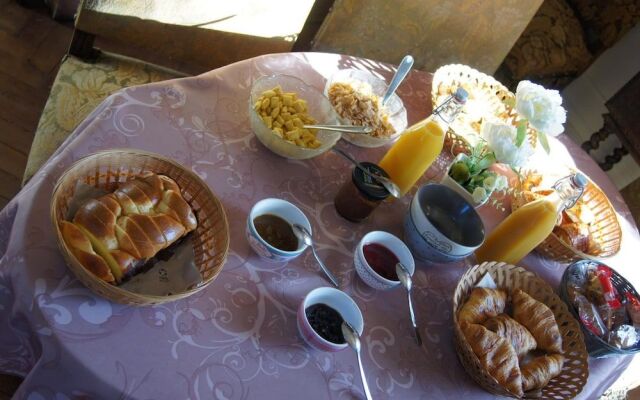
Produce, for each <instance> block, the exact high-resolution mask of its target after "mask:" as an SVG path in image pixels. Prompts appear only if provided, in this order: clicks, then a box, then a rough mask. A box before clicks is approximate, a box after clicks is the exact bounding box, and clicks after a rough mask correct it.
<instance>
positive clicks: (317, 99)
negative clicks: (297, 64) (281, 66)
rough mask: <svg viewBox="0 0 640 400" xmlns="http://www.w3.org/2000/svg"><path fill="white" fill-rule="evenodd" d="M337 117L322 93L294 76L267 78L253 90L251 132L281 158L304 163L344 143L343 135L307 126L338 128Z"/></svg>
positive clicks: (255, 84)
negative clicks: (317, 125) (341, 138)
mask: <svg viewBox="0 0 640 400" xmlns="http://www.w3.org/2000/svg"><path fill="white" fill-rule="evenodd" d="M337 118H338V117H337V115H336V113H335V112H334V110H333V108H332V107H331V104H329V101H328V100H327V99H326V97H325V96H324V95H323V94H322V92H320V90H318V89H316V88H314V87H313V86H310V85H307V84H306V83H305V82H303V81H302V80H300V79H298V78H296V77H294V76H289V75H272V76H263V77H260V78H258V79H257V80H256V81H255V82H254V83H253V85H252V87H251V95H250V98H249V122H250V124H251V130H252V131H253V133H255V135H256V137H257V138H258V140H259V141H260V142H261V143H262V144H263V145H265V147H267V148H268V149H269V150H271V151H272V152H274V153H276V154H277V155H279V156H281V157H285V158H290V159H294V160H304V159H308V158H311V157H315V156H318V155H320V154H322V153H324V152H326V151H327V150H329V149H330V148H331V147H333V145H335V144H336V142H337V141H338V140H340V132H332V131H326V130H319V129H307V128H304V125H314V124H327V125H334V124H337V121H338V119H337Z"/></svg>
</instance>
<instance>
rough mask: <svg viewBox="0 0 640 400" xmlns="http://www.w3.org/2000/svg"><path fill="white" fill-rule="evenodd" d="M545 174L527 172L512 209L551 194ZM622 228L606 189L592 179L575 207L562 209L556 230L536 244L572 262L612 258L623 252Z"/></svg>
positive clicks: (544, 251)
mask: <svg viewBox="0 0 640 400" xmlns="http://www.w3.org/2000/svg"><path fill="white" fill-rule="evenodd" d="M542 179H543V178H542V176H541V175H539V174H536V173H534V172H530V173H527V174H526V175H525V176H524V178H523V179H522V181H520V182H519V184H518V190H516V191H515V192H514V196H513V198H512V201H511V208H512V209H513V210H516V209H517V208H519V207H522V206H523V205H525V204H527V203H529V202H531V201H533V200H536V199H538V198H540V197H542V196H546V195H548V194H549V193H551V190H549V189H542V188H540V187H539V185H540V183H541V181H542ZM621 242H622V229H621V228H620V223H619V222H618V217H617V216H616V212H615V209H614V208H613V206H612V205H611V202H609V199H608V198H607V196H606V195H605V194H604V192H603V191H602V189H600V188H599V187H598V185H596V184H595V183H594V182H593V181H591V180H590V179H589V183H588V184H587V186H586V187H585V190H584V193H583V194H582V196H581V197H580V199H579V200H578V202H577V203H576V205H575V206H573V207H572V208H570V209H568V210H565V211H563V212H562V218H561V219H560V220H559V222H558V224H557V225H556V227H555V228H554V229H553V232H552V233H551V234H550V235H549V236H548V237H547V238H546V239H545V240H544V241H543V242H542V243H540V244H539V245H538V246H537V247H536V251H537V252H538V253H540V254H542V255H544V256H545V257H547V258H550V259H553V260H556V261H559V262H564V263H572V262H576V261H579V260H582V259H585V258H593V257H599V258H602V257H611V256H613V255H615V254H616V253H618V251H620V244H621Z"/></svg>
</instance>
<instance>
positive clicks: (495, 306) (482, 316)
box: [458, 288, 507, 324]
mask: <svg viewBox="0 0 640 400" xmlns="http://www.w3.org/2000/svg"><path fill="white" fill-rule="evenodd" d="M506 301H507V292H505V291H504V290H501V289H487V288H474V289H473V290H472V291H471V295H470V296H469V299H468V300H467V302H466V303H464V304H463V305H462V308H461V309H460V311H459V312H458V322H459V323H462V322H469V323H470V324H478V323H482V322H483V321H484V320H486V319H487V318H490V317H495V316H496V315H498V314H500V313H502V312H503V311H504V307H505V305H506Z"/></svg>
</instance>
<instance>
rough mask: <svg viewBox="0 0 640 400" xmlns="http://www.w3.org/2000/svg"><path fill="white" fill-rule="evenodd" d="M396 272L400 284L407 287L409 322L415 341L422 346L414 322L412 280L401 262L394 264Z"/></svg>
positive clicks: (416, 325)
mask: <svg viewBox="0 0 640 400" xmlns="http://www.w3.org/2000/svg"><path fill="white" fill-rule="evenodd" d="M396 274H398V278H399V279H400V282H401V283H402V286H404V287H405V289H407V297H408V298H409V315H410V316H411V324H412V325H413V331H414V332H415V333H416V343H417V344H418V346H422V338H421V337H420V331H419V330H418V324H417V322H416V315H415V314H414V312H413V302H412V301H411V288H412V287H413V282H412V281H411V274H409V271H408V270H407V267H405V266H404V265H402V263H397V264H396Z"/></svg>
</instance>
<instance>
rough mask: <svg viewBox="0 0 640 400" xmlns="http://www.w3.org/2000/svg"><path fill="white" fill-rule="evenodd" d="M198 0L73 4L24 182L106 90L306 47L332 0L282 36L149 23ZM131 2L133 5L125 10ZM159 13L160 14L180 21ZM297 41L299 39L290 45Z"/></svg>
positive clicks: (323, 2)
mask: <svg viewBox="0 0 640 400" xmlns="http://www.w3.org/2000/svg"><path fill="white" fill-rule="evenodd" d="M203 1H204V2H208V1H209V0H179V1H174V2H171V1H162V2H158V1H151V0H136V1H108V0H84V1H82V2H81V3H80V6H79V9H78V13H77V14H76V19H75V29H74V32H73V37H72V40H71V44H70V46H69V51H68V54H67V55H66V56H65V57H64V59H63V60H62V62H61V64H60V67H59V70H58V74H57V76H56V78H55V80H54V82H53V85H52V87H51V92H50V95H49V98H48V99H47V102H46V104H45V107H44V109H43V112H42V115H41V117H40V120H39V123H38V127H37V129H36V132H35V135H34V140H33V143H32V146H31V150H30V153H29V157H28V160H27V166H26V170H25V173H24V177H23V184H24V183H26V182H27V181H28V180H29V179H30V178H31V177H32V176H33V175H34V174H35V172H36V171H37V170H38V169H39V168H40V166H41V165H42V164H43V163H44V162H45V161H46V160H47V159H48V158H49V157H50V156H51V154H52V153H53V152H54V151H55V150H56V149H57V148H58V147H59V146H60V144H61V143H62V142H63V141H64V140H65V139H66V138H67V137H68V136H69V135H70V134H71V132H72V131H73V130H74V129H75V128H76V127H77V126H78V124H79V123H80V122H81V121H82V120H83V119H84V118H86V116H87V115H88V114H89V113H90V112H91V111H92V110H93V109H94V108H95V107H96V106H97V105H98V104H100V103H101V102H102V101H103V100H104V99H105V98H106V97H107V96H109V95H110V94H111V93H113V92H115V91H117V90H120V89H122V88H124V87H128V86H133V85H141V84H146V83H150V82H156V81H160V80H166V79H173V78H178V77H183V76H188V75H195V74H200V73H203V72H206V71H209V70H211V69H215V68H218V67H221V66H224V65H227V64H230V63H233V62H236V61H239V60H243V59H247V58H251V57H255V56H258V55H261V54H268V53H278V52H288V51H290V50H291V49H292V47H295V48H296V49H301V50H302V49H308V48H310V41H311V39H312V38H313V37H314V36H315V33H316V31H317V30H318V27H319V26H320V23H321V22H322V21H323V20H324V15H326V13H327V12H328V10H329V8H330V6H331V4H332V3H333V1H327V0H318V1H316V2H314V3H313V5H312V6H311V7H310V11H309V12H308V15H306V16H304V15H303V14H304V11H305V10H299V12H298V14H300V15H303V17H306V18H302V19H301V21H299V23H298V25H301V24H303V22H304V25H303V27H302V28H300V27H299V26H296V25H292V26H291V27H290V29H291V34H288V35H284V33H286V31H282V27H278V29H280V33H281V34H280V36H276V37H260V36H258V35H247V34H241V33H234V32H229V31H223V30H214V29H205V28H204V27H203V26H202V25H203V24H195V23H194V22H195V21H194V20H191V21H189V20H186V21H184V20H183V21H179V22H181V24H177V23H168V22H162V21H159V20H158V19H157V18H156V19H152V17H153V15H152V14H154V13H155V14H158V11H159V10H158V9H157V7H169V6H173V7H189V5H190V4H191V5H193V4H196V3H198V2H200V4H205V3H203ZM238 1H246V2H251V1H255V0H238ZM292 1H293V2H294V4H298V5H299V4H301V3H302V2H300V1H299V0H292ZM131 5H135V6H136V7H137V8H134V9H131V8H127V7H130V6H131ZM205 5H206V4H205ZM153 7H156V8H155V9H154V8H153ZM209 10H211V7H209ZM164 11H165V12H164V15H165V16H166V15H169V17H175V18H176V19H179V18H180V17H181V16H180V15H178V16H173V15H171V10H169V11H168V12H167V10H164ZM205 11H206V10H203V11H202V12H201V13H200V12H198V13H197V18H199V20H203V21H205V25H206V22H207V21H209V22H210V21H211V18H215V15H214V14H215V13H212V14H211V15H208V14H207V13H206V12H205ZM213 11H215V10H213ZM191 15H192V16H193V15H196V14H195V13H193V12H192V13H191ZM250 18H254V19H255V18H261V16H259V15H258V16H249V17H246V19H247V20H248V21H249V22H250ZM265 18H266V17H265ZM294 30H295V32H294ZM298 33H299V35H298ZM296 37H299V40H298V41H296V42H294V41H293V39H295V38H296Z"/></svg>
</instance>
